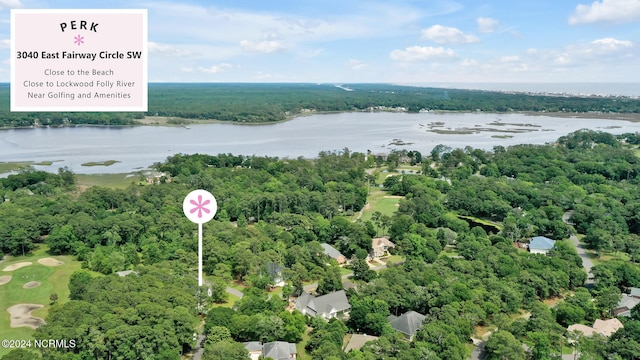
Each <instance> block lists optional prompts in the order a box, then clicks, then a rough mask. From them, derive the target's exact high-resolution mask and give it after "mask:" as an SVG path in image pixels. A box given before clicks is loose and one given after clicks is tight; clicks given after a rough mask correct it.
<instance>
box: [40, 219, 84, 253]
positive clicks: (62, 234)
mask: <svg viewBox="0 0 640 360" xmlns="http://www.w3.org/2000/svg"><path fill="white" fill-rule="evenodd" d="M76 241H77V238H76V235H75V233H74V231H73V226H71V225H68V224H67V225H63V226H61V227H56V228H54V229H53V230H52V231H51V233H50V234H49V236H48V237H47V244H49V252H50V253H51V254H54V255H61V254H69V253H70V252H71V249H72V245H73V243H75V242H76Z"/></svg>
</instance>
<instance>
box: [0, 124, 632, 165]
mask: <svg viewBox="0 0 640 360" xmlns="http://www.w3.org/2000/svg"><path fill="white" fill-rule="evenodd" d="M582 128H589V129H593V130H602V131H608V132H611V133H614V134H620V133H624V132H636V131H640V123H635V122H629V121H623V120H608V119H576V118H558V117H550V116H528V115H524V114H508V115H506V114H487V113H446V114H442V113H419V114H408V113H393V112H376V113H364V112H350V113H337V114H316V115H311V116H304V117H300V118H296V119H293V120H291V121H287V122H281V123H276V124H266V125H236V124H225V123H215V124H205V125H190V129H185V128H183V127H161V126H135V127H119V128H110V127H66V128H35V129H11V130H2V131H0V162H25V161H34V162H36V163H37V162H48V161H53V162H54V163H53V164H52V165H50V166H36V168H38V169H42V170H47V171H53V172H55V171H57V169H58V168H59V167H63V166H68V167H69V168H70V169H72V170H73V171H74V172H76V173H82V174H95V173H127V172H132V171H136V170H142V169H147V168H148V167H149V166H150V165H152V164H153V163H154V162H160V161H164V160H165V159H166V158H167V156H170V155H172V154H176V153H209V154H218V153H233V154H243V155H254V154H255V155H269V156H278V157H291V158H296V157H299V156H302V157H306V158H313V157H315V156H317V155H318V153H319V152H320V151H326V150H329V151H331V150H341V149H343V148H345V147H348V148H349V149H350V150H351V151H358V152H366V151H367V150H371V151H372V152H373V153H385V152H389V151H390V150H391V149H394V148H395V149H401V148H404V149H407V150H419V151H420V152H422V153H423V154H428V153H429V152H430V151H431V149H432V148H433V147H434V146H435V145H437V144H446V145H448V146H451V147H452V148H456V147H465V146H472V147H474V148H482V149H491V148H493V146H495V145H503V146H509V145H514V144H522V143H528V144H544V143H547V142H554V141H555V140H557V138H558V137H560V136H562V135H566V134H568V133H570V132H572V131H575V130H578V129H582ZM496 136H498V137H499V138H496ZM393 143H395V145H394V144H393ZM399 143H404V144H406V145H398V144H399ZM106 160H116V161H118V163H116V164H114V165H111V166H91V167H89V166H82V164H83V163H87V162H96V161H106Z"/></svg>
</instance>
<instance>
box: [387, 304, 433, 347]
mask: <svg viewBox="0 0 640 360" xmlns="http://www.w3.org/2000/svg"><path fill="white" fill-rule="evenodd" d="M424 319H425V316H424V315H422V314H420V313H417V312H415V311H408V312H406V313H404V314H402V315H400V316H394V315H389V316H388V317H387V320H389V323H391V327H392V328H394V329H395V330H396V331H399V332H400V333H402V335H404V336H405V338H407V340H409V341H413V337H414V335H415V334H416V333H417V332H418V329H420V327H422V323H423V322H424Z"/></svg>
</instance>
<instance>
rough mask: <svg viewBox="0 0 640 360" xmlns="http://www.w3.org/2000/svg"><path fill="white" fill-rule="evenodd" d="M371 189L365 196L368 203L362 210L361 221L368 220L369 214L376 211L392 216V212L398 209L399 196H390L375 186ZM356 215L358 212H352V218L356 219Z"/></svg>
mask: <svg viewBox="0 0 640 360" xmlns="http://www.w3.org/2000/svg"><path fill="white" fill-rule="evenodd" d="M371 190H372V191H371V193H369V196H367V203H368V205H367V206H365V208H364V209H363V210H362V217H361V218H360V219H361V220H362V221H367V220H370V219H371V215H373V213H374V212H376V211H379V212H380V213H382V214H383V215H387V216H393V214H395V212H396V211H397V210H398V203H399V202H400V199H401V198H400V197H397V196H390V195H389V194H388V193H387V192H386V191H383V190H379V189H375V188H372V189H371ZM358 216H359V214H358V213H356V214H354V215H353V217H352V220H356V219H357V218H358Z"/></svg>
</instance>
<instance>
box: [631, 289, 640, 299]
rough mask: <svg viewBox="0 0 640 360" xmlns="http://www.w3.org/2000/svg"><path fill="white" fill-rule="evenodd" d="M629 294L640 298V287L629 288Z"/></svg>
mask: <svg viewBox="0 0 640 360" xmlns="http://www.w3.org/2000/svg"><path fill="white" fill-rule="evenodd" d="M629 296H633V297H635V298H638V299H640V288H635V287H632V288H630V289H629Z"/></svg>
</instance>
